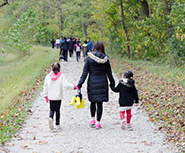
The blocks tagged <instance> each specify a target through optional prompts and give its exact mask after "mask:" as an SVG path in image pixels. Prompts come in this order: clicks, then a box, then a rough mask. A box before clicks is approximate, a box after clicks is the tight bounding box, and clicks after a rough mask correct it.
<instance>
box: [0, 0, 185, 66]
mask: <svg viewBox="0 0 185 153" xmlns="http://www.w3.org/2000/svg"><path fill="white" fill-rule="evenodd" d="M0 2H1V4H0V5H2V4H4V3H6V2H8V4H9V5H6V6H3V7H1V9H0V17H1V21H3V22H1V23H0V27H1V29H0V36H1V42H0V43H1V52H13V51H14V52H19V53H24V54H25V52H28V51H29V48H30V47H31V46H32V45H35V44H39V45H47V46H50V40H51V38H52V37H54V38H55V39H56V38H57V37H59V36H63V37H64V36H65V37H70V36H72V37H79V38H81V40H82V41H84V40H85V39H86V38H87V37H90V38H91V40H92V41H96V40H102V41H103V42H104V43H105V44H106V46H107V50H108V51H110V52H114V53H116V54H122V55H126V56H127V57H129V58H132V59H137V60H138V59H142V60H148V61H153V62H156V63H158V64H161V63H166V64H168V65H170V66H183V65H184V63H185V18H184V17H185V7H184V6H185V1H183V0H160V1H157V0H93V1H91V0H73V1H68V0H54V1H49V0H44V1H36V0H31V1H30V0H24V1H21V0H9V1H6V0H4V1H3V0H1V1H0ZM120 6H121V7H120Z"/></svg>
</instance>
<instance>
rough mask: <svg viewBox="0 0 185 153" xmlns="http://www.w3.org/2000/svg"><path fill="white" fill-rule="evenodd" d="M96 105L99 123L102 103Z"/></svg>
mask: <svg viewBox="0 0 185 153" xmlns="http://www.w3.org/2000/svg"><path fill="white" fill-rule="evenodd" d="M96 104H97V121H98V122H100V120H101V117H102V113H103V102H98V103H96Z"/></svg>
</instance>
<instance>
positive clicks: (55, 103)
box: [49, 100, 61, 125]
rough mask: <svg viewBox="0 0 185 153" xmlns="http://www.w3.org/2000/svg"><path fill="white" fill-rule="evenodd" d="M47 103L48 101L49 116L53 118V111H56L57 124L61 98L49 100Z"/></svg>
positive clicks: (57, 122) (58, 122)
mask: <svg viewBox="0 0 185 153" xmlns="http://www.w3.org/2000/svg"><path fill="white" fill-rule="evenodd" d="M49 103H50V112H49V118H52V119H53V116H54V113H56V125H59V124H60V106H61V100H49Z"/></svg>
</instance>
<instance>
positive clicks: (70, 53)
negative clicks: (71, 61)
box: [69, 38, 74, 57]
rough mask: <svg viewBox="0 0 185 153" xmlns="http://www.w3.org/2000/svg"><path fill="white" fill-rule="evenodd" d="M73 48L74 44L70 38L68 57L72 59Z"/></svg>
mask: <svg viewBox="0 0 185 153" xmlns="http://www.w3.org/2000/svg"><path fill="white" fill-rule="evenodd" d="M73 48H74V42H73V39H72V38H70V40H69V56H70V57H72V55H73Z"/></svg>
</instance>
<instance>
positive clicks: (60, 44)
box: [60, 37, 62, 46]
mask: <svg viewBox="0 0 185 153" xmlns="http://www.w3.org/2000/svg"><path fill="white" fill-rule="evenodd" d="M61 45H62V37H60V46H61Z"/></svg>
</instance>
